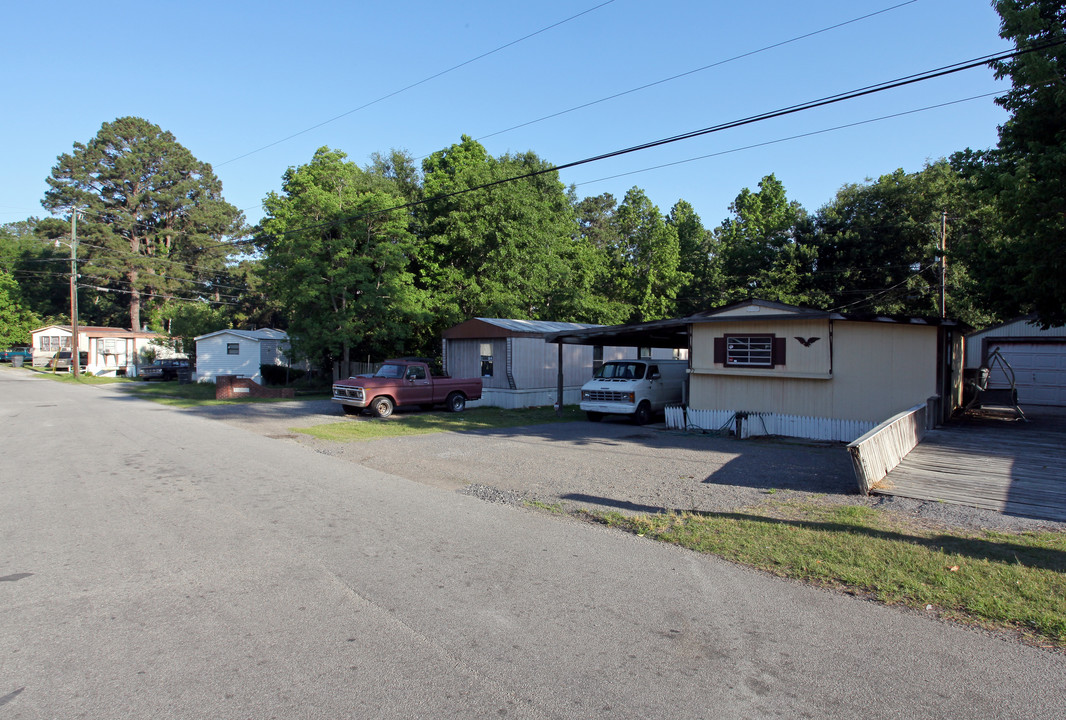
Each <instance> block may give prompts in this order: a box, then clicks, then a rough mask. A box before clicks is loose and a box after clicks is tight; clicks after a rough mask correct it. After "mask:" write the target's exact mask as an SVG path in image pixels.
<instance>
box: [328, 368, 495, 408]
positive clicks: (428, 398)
mask: <svg viewBox="0 0 1066 720" xmlns="http://www.w3.org/2000/svg"><path fill="white" fill-rule="evenodd" d="M480 399H481V378H470V379H464V378H453V377H450V376H448V375H434V374H433V373H432V371H431V370H430V367H429V365H427V364H426V363H424V362H422V361H420V360H386V361H385V364H384V365H382V366H381V368H380V369H379V370H378V371H377V372H376V373H374V374H373V375H360V376H358V377H351V378H348V379H347V380H338V381H337V382H335V383H333V402H335V403H339V404H340V405H341V406H342V407H343V408H344V412H345V413H346V414H348V415H358V414H359V413H361V412H362V411H363V410H364V409H366V408H370V412H371V413H373V414H374V415H376V416H377V417H379V418H386V417H388V416H389V415H392V411H393V410H394V409H395V408H396V406H398V405H418V406H420V407H422V409H424V410H428V409H430V408H432V407H433V406H434V405H440V404H442V403H443V404H444V405H445V406H447V408H448V409H449V410H451V411H452V412H461V411H462V410H464V409H465V408H466V401H467V400H480Z"/></svg>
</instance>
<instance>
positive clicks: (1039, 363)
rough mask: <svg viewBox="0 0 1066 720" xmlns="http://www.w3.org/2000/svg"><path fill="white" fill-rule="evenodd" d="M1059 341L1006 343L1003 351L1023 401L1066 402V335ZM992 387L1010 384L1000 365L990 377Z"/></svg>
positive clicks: (1040, 403) (1022, 403)
mask: <svg viewBox="0 0 1066 720" xmlns="http://www.w3.org/2000/svg"><path fill="white" fill-rule="evenodd" d="M1063 340H1064V343H1063V344H1058V343H1010V344H1007V343H1004V344H1003V345H1002V347H1001V348H1000V352H1001V354H1002V355H1003V357H1004V359H1006V361H1007V362H1008V363H1009V364H1010V366H1011V369H1012V370H1014V381H1015V387H1017V389H1018V402H1019V403H1020V404H1021V405H1056V406H1060V407H1061V406H1066V338H1064V339H1063ZM988 384H989V385H990V386H992V387H999V388H1003V387H1010V381H1009V380H1008V379H1007V378H1006V376H1005V373H1004V372H1003V371H1002V370H1000V368H999V367H998V366H997V367H995V368H993V371H992V374H991V376H990V377H989V383H988Z"/></svg>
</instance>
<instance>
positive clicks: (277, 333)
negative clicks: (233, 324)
mask: <svg viewBox="0 0 1066 720" xmlns="http://www.w3.org/2000/svg"><path fill="white" fill-rule="evenodd" d="M216 335H236V336H237V337H242V338H245V339H247V340H288V338H289V335H288V333H286V332H285V331H284V330H275V329H274V328H261V329H259V330H228V329H227V330H216V331H215V332H212V333H207V334H206V335H199V336H197V337H196V338H195V340H197V341H199V340H203V339H205V338H210V337H215V336H216Z"/></svg>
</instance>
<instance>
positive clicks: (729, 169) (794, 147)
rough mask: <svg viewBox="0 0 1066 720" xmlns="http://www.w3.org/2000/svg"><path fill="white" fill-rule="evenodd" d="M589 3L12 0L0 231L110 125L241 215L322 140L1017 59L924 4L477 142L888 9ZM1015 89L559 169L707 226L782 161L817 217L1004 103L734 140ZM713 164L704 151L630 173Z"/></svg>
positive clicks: (859, 0) (608, 113)
mask: <svg viewBox="0 0 1066 720" xmlns="http://www.w3.org/2000/svg"><path fill="white" fill-rule="evenodd" d="M604 1H605V0H573V1H564V0H540V1H539V2H537V3H521V4H518V3H509V2H499V1H498V0H495V1H484V2H483V1H481V0H454V1H453V2H447V3H442V2H439V0H436V1H434V0H409V1H408V2H397V3H366V2H351V3H342V2H332V3H331V2H316V1H314V0H307V1H305V2H301V3H293V2H273V1H272V0H261V1H260V2H219V1H218V0H215V1H214V2H199V1H198V0H188V1H186V2H175V1H169V0H167V1H159V2H143V0H142V1H141V2H109V1H108V0H102V1H101V2H97V3H84V2H65V1H59V2H52V3H47V4H39V3H38V4H31V3H5V6H4V8H3V11H2V15H0V17H3V21H4V25H5V27H6V28H7V32H6V33H5V40H4V43H3V44H2V45H0V59H2V62H3V67H4V73H3V80H2V81H0V82H2V83H3V86H2V87H3V97H4V98H5V100H6V103H5V105H6V110H5V111H4V112H3V114H2V116H0V130H2V131H0V157H2V171H0V222H11V221H15V220H21V219H24V218H26V217H27V216H30V215H38V216H41V215H44V210H43V209H42V208H41V206H40V200H41V198H42V197H43V194H44V191H45V190H46V188H47V186H46V184H45V178H46V177H47V176H48V174H49V172H50V170H51V168H52V166H53V165H54V164H55V161H56V157H57V156H58V155H59V154H61V153H64V152H69V151H70V150H71V148H72V145H73V143H74V142H76V141H77V142H87V141H88V140H89V139H90V138H92V136H93V135H95V133H96V132H97V131H98V130H99V128H100V125H101V124H102V123H104V122H107V121H110V120H113V119H115V118H117V117H121V116H124V115H136V116H139V117H143V118H145V119H147V120H149V121H151V122H153V123H155V124H157V125H159V126H161V127H162V128H164V129H166V130H169V131H171V132H172V133H174V135H175V136H176V137H177V139H178V141H179V142H180V143H182V144H183V145H185V146H186V147H187V148H189V149H190V150H191V151H192V152H193V154H194V155H196V157H198V158H199V159H201V160H204V161H207V162H210V163H212V165H213V166H214V168H215V171H216V173H217V174H218V176H219V177H220V178H221V180H222V183H223V190H224V195H225V197H226V199H227V200H229V201H230V202H231V203H233V204H234V205H236V206H238V207H240V208H241V209H243V210H244V211H245V214H246V216H247V218H248V219H249V221H252V222H254V221H256V220H258V219H259V218H260V217H261V216H262V212H261V210H260V208H259V204H260V203H261V201H262V199H263V197H264V196H265V195H266V194H267V193H268V192H270V191H271V190H277V189H279V188H280V180H281V175H282V173H283V172H284V171H285V169H286V168H288V167H290V166H294V165H300V164H304V163H306V162H308V161H309V160H310V158H311V156H312V154H313V153H314V151H315V150H316V149H317V148H319V147H322V146H329V147H332V148H336V149H339V150H342V151H344V152H346V153H347V154H348V156H349V157H350V158H351V159H352V160H354V161H356V162H358V163H360V164H365V163H366V162H368V158H369V156H370V154H371V153H373V152H375V151H379V152H385V151H388V150H389V149H390V148H400V149H406V150H408V151H410V152H411V153H412V154H413V155H415V156H416V157H419V156H423V155H426V154H429V153H431V152H433V151H435V150H439V149H441V148H443V147H446V146H448V145H450V144H452V143H454V142H458V140H459V138H460V136H461V135H462V134H464V133H465V134H468V135H471V136H473V137H475V138H484V139H483V140H482V142H483V144H484V145H485V146H486V148H487V149H488V151H489V152H490V153H492V154H493V155H501V154H503V153H505V152H524V151H526V150H533V151H534V152H536V153H537V154H538V155H539V156H540V157H542V158H544V159H546V160H548V161H550V162H553V163H556V164H563V163H568V162H572V161H575V160H580V159H583V158H586V157H591V156H594V155H598V154H601V153H605V152H610V151H613V150H617V149H621V148H625V147H629V146H632V145H636V144H640V143H643V142H647V141H650V140H656V139H659V138H664V137H668V136H672V135H675V134H678V133H682V132H687V131H691V130H695V129H699V128H703V127H708V126H712V125H716V124H718V123H722V122H727V121H730V120H735V119H739V118H743V117H746V116H749V115H753V114H757V113H762V112H766V111H770V110H774V109H777V108H782V107H785V106H789V105H793V104H796V103H802V102H806V101H809V100H814V99H816V98H820V97H824V96H828V95H832V94H835V93H839V92H844V91H848V90H852V89H856V88H859V87H864V86H867V85H870V84H873V83H876V82H881V81H886V80H891V79H894V78H898V77H902V76H906V75H911V74H913V73H918V72H922V71H926V70H931V69H934V68H937V67H941V66H945V65H950V64H953V63H956V62H960V61H963V60H968V59H971V58H976V57H980V56H983V55H987V54H990V53H994V52H998V51H1002V50H1005V49H1009V46H1008V44H1007V43H1006V42H1005V41H1003V40H1001V39H1000V38H999V37H998V28H999V18H998V16H997V15H996V14H995V12H994V11H993V10H992V8H991V7H990V5H989V3H988V2H987V1H986V0H916V1H915V2H910V3H906V4H903V5H902V6H900V7H896V8H894V9H891V10H887V11H886V12H883V13H880V14H878V15H875V16H873V17H869V18H866V19H864V20H859V21H857V22H853V23H850V24H847V25H844V26H842V27H838V28H835V29H832V30H828V31H826V32H822V33H818V34H815V35H813V36H810V37H806V38H804V39H800V40H796V41H795V42H789V43H786V44H784V45H780V46H778V47H775V48H772V49H769V50H766V51H764V52H757V53H755V54H751V55H747V56H746V57H742V58H739V59H736V60H732V61H730V62H726V63H724V64H721V65H718V66H716V67H713V68H710V69H706V70H702V71H700V72H695V73H692V74H689V75H686V76H685V77H682V78H678V79H676V80H672V81H670V82H665V83H661V84H658V85H655V86H654V87H651V88H648V89H646V90H643V91H639V92H633V93H629V94H626V95H624V96H622V97H619V98H616V99H613V100H609V101H605V102H600V103H596V104H594V105H592V106H590V107H586V108H583V109H580V110H576V111H573V112H567V113H564V114H562V115H559V116H557V117H554V118H551V119H548V120H544V121H541V122H536V123H533V124H530V125H526V126H525V127H521V128H519V129H515V130H512V131H509V132H503V133H499V134H493V133H497V132H498V131H501V130H504V129H506V128H510V127H512V126H515V125H519V124H522V123H527V122H529V121H532V120H536V119H538V118H541V117H543V116H545V115H549V114H553V113H558V112H560V111H565V110H568V109H570V108H573V107H576V106H579V105H582V104H585V103H590V102H592V101H595V100H599V99H601V98H604V97H607V96H610V95H614V94H617V93H622V92H625V91H627V90H630V89H632V88H635V87H638V86H642V85H645V84H649V83H655V82H657V81H659V80H662V79H664V78H668V77H671V76H674V75H679V74H681V73H687V72H689V71H691V70H694V69H696V68H700V67H703V66H707V65H710V64H713V63H718V62H720V61H723V60H728V59H730V58H734V57H736V56H740V55H745V54H747V53H752V51H757V50H760V49H762V48H766V47H768V46H771V45H775V44H777V43H782V42H784V41H788V40H790V39H792V38H796V37H798V36H801V35H805V34H807V33H812V32H815V31H818V30H821V29H823V28H827V27H830V26H833V25H837V24H839V23H844V22H846V21H849V20H853V19H855V18H859V17H861V16H863V15H867V14H870V13H876V12H878V11H881V10H886V9H888V8H891V7H893V6H895V5H899V4H900V3H901V2H902V0H851V1H849V2H835V1H827V2H815V3H810V2H808V3H797V2H794V1H792V2H778V1H777V0H764V2H761V3H736V2H717V1H714V0H704V1H702V2H691V1H681V0H676V1H675V0H660V1H659V2H654V3H651V2H646V1H641V0H613V2H607V3H606V4H603V5H602V6H601V7H598V8H596V6H597V5H601V3H604ZM591 8H596V9H594V10H591V11H589V12H587V13H585V14H583V15H581V16H580V17H577V18H575V19H572V20H569V21H567V22H564V23H562V24H559V25H557V26H556V27H553V28H550V29H547V30H544V32H540V33H538V34H536V35H534V36H533V37H529V38H527V39H524V40H521V41H520V42H515V43H514V44H513V45H510V46H509V47H506V48H503V49H501V50H499V51H498V52H494V53H492V54H490V55H488V56H487V57H483V58H481V59H477V60H473V61H472V62H469V63H467V64H465V65H462V66H461V67H459V68H457V69H455V70H451V71H450V72H446V73H444V74H442V75H440V76H438V77H435V78H433V79H430V80H427V81H426V82H424V83H421V84H419V85H417V86H416V87H413V88H411V89H408V90H405V91H403V92H401V93H398V94H396V95H394V96H392V97H389V98H387V99H384V100H381V101H380V102H377V103H374V104H372V105H370V106H369V107H366V108H364V109H362V110H358V111H356V112H350V111H352V110H354V109H355V108H359V107H360V106H363V105H366V104H367V103H371V102H372V101H374V100H377V99H379V98H382V97H384V96H387V95H389V94H390V93H394V92H395V91H397V90H400V89H402V88H405V87H407V86H409V85H412V84H414V83H418V82H419V81H421V80H423V79H426V78H429V77H431V76H433V75H436V74H437V73H441V72H442V71H444V70H448V69H449V68H453V67H455V66H457V65H460V64H462V63H465V62H466V61H468V60H472V59H473V58H477V57H478V56H481V55H483V54H485V53H489V52H490V51H493V50H494V49H497V48H500V47H501V46H504V45H506V44H508V43H512V42H513V41H516V40H519V39H520V38H523V37H525V36H527V35H530V34H531V33H535V32H536V31H538V30H541V29H543V28H548V27H549V26H551V25H553V24H555V23H559V22H560V21H563V20H566V19H567V18H570V17H572V16H574V15H577V14H578V13H581V12H582V11H586V10H590V9H591ZM1007 87H1008V83H1007V81H1006V80H1000V81H997V80H995V79H994V77H993V74H992V72H991V71H990V70H988V69H987V68H984V67H982V68H978V69H974V70H968V71H965V72H962V73H958V74H955V75H951V76H948V77H945V78H941V79H937V80H933V81H929V82H924V83H920V84H917V85H913V86H910V87H907V88H901V89H897V90H892V91H888V92H885V93H880V94H878V95H874V96H870V97H867V98H863V99H860V100H854V101H849V102H845V103H840V104H836V105H832V106H829V107H826V108H821V109H818V110H813V111H809V112H803V113H799V114H795V115H791V116H787V117H784V118H778V119H774V120H770V121H767V122H761V123H757V124H754V125H750V126H747V127H745V128H740V129H736V130H730V131H726V132H722V133H717V134H713V135H710V136H706V137H702V138H697V139H694V140H689V141H684V142H679V143H674V144H672V145H668V146H665V147H661V148H656V149H652V150H647V151H643V152H638V153H633V154H630V155H627V156H624V157H620V158H615V159H611V160H608V161H603V162H598V163H594V164H590V165H584V166H581V167H577V168H573V169H570V170H567V171H564V173H563V175H562V179H563V181H564V182H565V183H567V184H571V183H573V184H576V185H577V193H578V194H579V195H580V196H588V195H597V194H600V193H603V192H610V193H612V194H614V195H615V197H617V198H619V199H621V198H622V196H623V195H624V194H625V192H626V190H628V189H629V188H630V187H632V186H634V185H637V186H639V187H641V188H643V189H644V190H645V191H646V192H647V194H648V196H649V197H650V198H651V200H652V201H653V202H654V203H656V204H657V205H658V206H659V207H660V209H661V210H662V211H663V212H664V213H666V212H668V211H669V209H670V207H671V206H672V205H673V204H674V203H675V202H676V201H677V200H678V199H681V198H683V199H685V200H687V201H689V202H690V203H692V205H693V206H694V207H695V208H696V211H697V212H698V213H699V214H700V217H701V218H702V220H703V223H704V225H705V226H707V227H713V226H716V225H718V224H719V223H720V222H721V221H722V220H723V219H725V218H726V217H727V216H728V206H729V204H730V202H732V200H733V199H734V198H735V197H736V195H737V194H738V193H739V192H740V190H741V189H742V188H745V187H749V188H752V189H755V187H756V186H757V184H758V182H759V180H760V179H761V178H762V177H763V176H765V175H767V174H769V173H775V174H776V175H777V177H778V179H780V180H781V181H782V182H783V183H784V186H785V189H786V191H787V193H788V196H789V198H790V199H793V200H798V201H799V202H800V203H801V204H802V205H803V206H804V207H805V208H806V209H807V210H809V211H812V212H813V211H815V210H817V209H818V208H819V207H820V206H822V205H824V204H825V203H827V202H829V201H830V200H831V199H832V198H833V196H834V194H835V193H836V191H837V189H838V188H840V187H841V186H842V185H844V184H846V183H856V182H863V181H864V180H865V179H866V178H870V177H877V176H878V175H881V174H884V173H888V172H892V171H893V170H895V169H896V168H903V169H904V170H906V171H908V172H910V171H915V170H919V169H921V167H922V165H923V163H924V162H926V161H927V160H935V159H937V158H940V157H943V156H946V155H949V154H950V153H952V152H954V151H956V150H961V149H964V148H966V147H971V148H974V149H979V148H988V147H992V146H994V145H995V143H996V137H997V135H996V129H997V125H998V124H1000V123H1002V122H1003V121H1004V120H1005V119H1006V114H1005V113H1004V112H1003V111H1002V110H1000V109H999V108H998V107H997V106H995V105H994V104H993V101H992V97H984V98H981V99H976V100H969V101H966V102H961V103H957V104H953V105H948V106H946V107H941V108H938V109H933V110H927V111H923V112H916V113H912V114H908V115H905V116H902V117H897V118H894V119H888V120H881V121H878V122H872V123H867V124H863V125H858V126H855V127H851V128H847V129H842V130H836V131H832V132H825V133H821V134H817V135H812V136H809V137H806V138H801V139H794V140H788V141H785V142H778V143H773V144H768V145H762V146H761V147H756V148H752V149H746V150H738V151H736V152H730V151H732V150H737V149H738V148H744V147H747V146H751V145H758V144H761V143H770V142H772V141H775V140H779V139H782V138H787V137H791V136H795V135H800V134H804V133H815V132H819V131H822V130H826V129H828V128H833V127H836V126H839V125H844V124H850V123H857V122H862V121H866V120H871V119H874V118H878V117H882V116H885V115H889V114H895V113H900V112H905V111H910V110H918V109H920V108H924V107H927V106H931V105H936V104H940V103H946V102H952V101H958V100H963V99H965V98H970V97H973V96H977V95H984V94H987V93H996V92H1000V93H1002V92H1003V91H1004V90H1005V89H1006V88H1007ZM346 113H347V114H346ZM342 115H343V117H339V119H336V120H333V121H331V122H325V121H328V120H331V119H332V118H338V116H342ZM320 123H325V124H322V125H321V126H319V127H317V128H315V129H311V130H309V128H312V127H313V126H315V125H319V124H320ZM305 130H307V132H302V131H305ZM295 133H300V134H299V135H297V136H296V137H294V138H291V139H288V140H285V141H283V142H278V143H277V144H274V145H272V146H270V147H267V148H266V149H263V150H259V149H260V148H263V147H264V146H267V145H271V144H272V143H276V142H277V141H279V140H282V139H283V138H286V137H288V136H290V135H293V134H295ZM489 135H491V137H486V136H489ZM256 150H259V151H258V152H253V151H256ZM247 153H252V154H250V155H247V156H246V157H241V158H240V159H235V158H238V157H239V156H242V155H246V154H247ZM721 153H725V154H721ZM706 155H715V156H714V157H708V158H705V159H701V160H693V161H691V162H684V163H683V164H679V165H672V166H670V167H665V168H661V169H657V170H648V171H646V172H637V171H641V170H645V169H646V168H651V167H654V166H659V165H665V164H668V163H677V162H679V161H684V160H690V159H692V158H697V157H701V156H706ZM631 173H635V174H631ZM619 175H621V177H614V176H619ZM605 178H610V179H605Z"/></svg>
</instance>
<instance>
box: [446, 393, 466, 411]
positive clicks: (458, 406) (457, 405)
mask: <svg viewBox="0 0 1066 720" xmlns="http://www.w3.org/2000/svg"><path fill="white" fill-rule="evenodd" d="M448 409H449V410H451V411H452V412H462V411H463V410H466V395H463V394H462V393H460V392H453V393H452V394H451V395H449V396H448Z"/></svg>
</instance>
